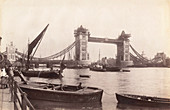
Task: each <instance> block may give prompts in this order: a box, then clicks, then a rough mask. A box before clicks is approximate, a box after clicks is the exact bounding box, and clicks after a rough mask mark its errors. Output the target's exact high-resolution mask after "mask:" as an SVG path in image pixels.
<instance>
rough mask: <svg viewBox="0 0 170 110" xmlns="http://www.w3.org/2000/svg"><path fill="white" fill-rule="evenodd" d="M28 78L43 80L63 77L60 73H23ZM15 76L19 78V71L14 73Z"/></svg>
mask: <svg viewBox="0 0 170 110" xmlns="http://www.w3.org/2000/svg"><path fill="white" fill-rule="evenodd" d="M22 74H23V75H24V76H26V77H41V78H61V77H62V75H61V74H59V73H58V71H22ZM14 76H19V74H18V71H14Z"/></svg>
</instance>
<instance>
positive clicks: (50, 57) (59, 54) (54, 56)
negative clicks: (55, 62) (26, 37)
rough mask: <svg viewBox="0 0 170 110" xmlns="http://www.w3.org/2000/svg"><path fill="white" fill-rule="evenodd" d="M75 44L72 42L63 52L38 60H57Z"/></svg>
mask: <svg viewBox="0 0 170 110" xmlns="http://www.w3.org/2000/svg"><path fill="white" fill-rule="evenodd" d="M75 44H76V41H75V42H73V43H72V44H71V45H70V46H68V47H67V48H65V49H64V50H62V51H60V52H58V53H56V54H54V55H51V56H48V57H44V58H39V59H54V58H58V57H60V56H62V55H65V54H66V53H67V52H69V51H70V50H71V49H72V48H73V47H74V46H75Z"/></svg>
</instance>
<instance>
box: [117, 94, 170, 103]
mask: <svg viewBox="0 0 170 110" xmlns="http://www.w3.org/2000/svg"><path fill="white" fill-rule="evenodd" d="M116 98H117V100H118V103H124V104H132V105H141V106H170V99H168V98H158V97H151V96H141V95H132V94H118V93H116Z"/></svg>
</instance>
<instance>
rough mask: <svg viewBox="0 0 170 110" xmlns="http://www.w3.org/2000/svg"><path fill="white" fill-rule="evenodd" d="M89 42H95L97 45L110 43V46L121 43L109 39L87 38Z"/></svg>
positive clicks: (117, 40)
mask: <svg viewBox="0 0 170 110" xmlns="http://www.w3.org/2000/svg"><path fill="white" fill-rule="evenodd" d="M88 41H89V42H97V43H111V44H113V43H114V44H117V43H121V42H122V41H121V40H119V39H109V38H97V37H89V38H88Z"/></svg>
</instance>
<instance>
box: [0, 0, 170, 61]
mask: <svg viewBox="0 0 170 110" xmlns="http://www.w3.org/2000/svg"><path fill="white" fill-rule="evenodd" d="M0 8H1V9H0V10H1V12H0V17H1V18H0V36H2V51H5V47H6V45H7V44H9V43H10V42H11V41H13V43H14V45H15V46H16V48H18V50H19V51H20V52H23V51H26V50H27V43H28V39H29V40H30V41H32V40H33V39H34V38H35V37H36V36H37V35H38V34H39V33H40V32H41V31H42V30H43V29H44V27H45V26H46V25H47V24H48V23H49V27H48V29H47V31H46V33H45V36H44V38H43V40H42V42H41V44H40V47H39V49H38V51H37V53H36V56H38V57H40V56H41V57H44V56H48V55H52V54H55V53H57V52H59V51H60V50H63V49H64V48H66V47H67V46H69V45H70V44H72V43H73V42H74V30H75V29H77V28H78V27H79V26H80V25H83V27H85V28H87V29H89V31H90V33H91V36H98V37H107V38H113V39H116V38H117V37H118V36H119V35H120V34H121V31H122V30H125V32H126V33H128V34H131V36H132V37H131V38H130V43H131V45H132V46H133V47H134V48H135V49H136V50H137V51H138V52H139V53H141V52H142V51H144V53H145V56H146V57H149V58H153V57H154V55H155V54H156V53H157V52H165V53H166V54H167V56H170V47H168V45H169V44H170V0H4V1H1V5H0ZM99 49H100V53H101V57H104V56H106V57H115V54H116V51H117V50H116V45H114V44H113V45H112V44H97V43H89V45H88V51H89V53H90V58H91V59H92V60H94V59H97V58H98V53H99Z"/></svg>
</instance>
